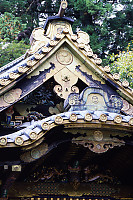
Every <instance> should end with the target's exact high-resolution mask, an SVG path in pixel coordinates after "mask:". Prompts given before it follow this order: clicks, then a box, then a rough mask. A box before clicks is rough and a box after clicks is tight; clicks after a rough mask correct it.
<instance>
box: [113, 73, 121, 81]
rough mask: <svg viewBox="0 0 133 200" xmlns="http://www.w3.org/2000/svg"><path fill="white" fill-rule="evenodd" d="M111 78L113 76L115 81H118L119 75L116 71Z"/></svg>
mask: <svg viewBox="0 0 133 200" xmlns="http://www.w3.org/2000/svg"><path fill="white" fill-rule="evenodd" d="M113 78H114V79H115V80H116V81H118V80H119V79H120V75H119V74H117V73H115V74H113Z"/></svg>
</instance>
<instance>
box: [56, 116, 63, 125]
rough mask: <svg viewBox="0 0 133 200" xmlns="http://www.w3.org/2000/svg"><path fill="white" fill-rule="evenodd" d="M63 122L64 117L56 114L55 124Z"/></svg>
mask: <svg viewBox="0 0 133 200" xmlns="http://www.w3.org/2000/svg"><path fill="white" fill-rule="evenodd" d="M62 123H63V118H62V117H61V116H56V118H55V124H62Z"/></svg>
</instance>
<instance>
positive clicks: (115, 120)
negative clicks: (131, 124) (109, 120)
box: [114, 115, 122, 124]
mask: <svg viewBox="0 0 133 200" xmlns="http://www.w3.org/2000/svg"><path fill="white" fill-rule="evenodd" d="M114 122H115V123H117V124H120V123H121V122H122V117H121V116H120V115H116V116H115V118H114Z"/></svg>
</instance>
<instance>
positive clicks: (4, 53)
mask: <svg viewBox="0 0 133 200" xmlns="http://www.w3.org/2000/svg"><path fill="white" fill-rule="evenodd" d="M0 42H1V43H0V67H2V66H4V65H6V64H8V63H9V62H11V61H13V60H15V59H16V58H18V57H20V56H21V55H23V54H24V53H25V52H26V50H27V49H28V48H30V46H29V45H26V44H25V42H24V41H21V42H15V41H14V42H12V43H10V44H8V46H7V47H5V48H3V47H4V43H5V41H3V40H0Z"/></svg>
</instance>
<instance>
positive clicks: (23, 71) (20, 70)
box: [18, 66, 29, 73]
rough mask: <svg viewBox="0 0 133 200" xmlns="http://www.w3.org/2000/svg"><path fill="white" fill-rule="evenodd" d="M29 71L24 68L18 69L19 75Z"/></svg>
mask: <svg viewBox="0 0 133 200" xmlns="http://www.w3.org/2000/svg"><path fill="white" fill-rule="evenodd" d="M28 69H29V68H28V67H23V66H20V67H18V71H19V73H25V72H26V71H27V70H28Z"/></svg>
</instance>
